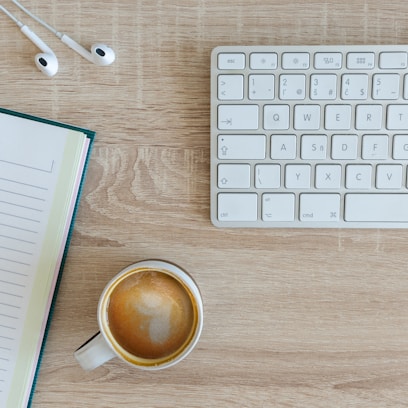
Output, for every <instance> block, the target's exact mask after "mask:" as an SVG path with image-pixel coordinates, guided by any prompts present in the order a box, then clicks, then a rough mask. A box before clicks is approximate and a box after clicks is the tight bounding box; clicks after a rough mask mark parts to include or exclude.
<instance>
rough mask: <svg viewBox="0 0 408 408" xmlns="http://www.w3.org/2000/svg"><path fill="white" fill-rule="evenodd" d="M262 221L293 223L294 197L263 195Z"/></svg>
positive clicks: (279, 194) (291, 195)
mask: <svg viewBox="0 0 408 408" xmlns="http://www.w3.org/2000/svg"><path fill="white" fill-rule="evenodd" d="M262 219H263V220H264V221H269V222H271V221H293V220H294V219H295V195H294V194H286V193H283V194H281V193H277V194H263V196H262Z"/></svg>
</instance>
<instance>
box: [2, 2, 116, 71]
mask: <svg viewBox="0 0 408 408" xmlns="http://www.w3.org/2000/svg"><path fill="white" fill-rule="evenodd" d="M12 2H13V3H14V4H15V5H16V6H17V7H19V8H20V9H21V10H23V11H24V13H26V14H27V15H28V16H30V17H31V18H33V19H34V20H36V21H37V22H38V23H40V24H41V25H42V26H44V27H45V28H47V29H48V30H50V31H51V32H52V33H53V34H55V35H56V36H57V37H58V38H59V39H60V40H61V41H62V42H63V43H64V44H66V45H67V46H68V47H70V48H71V49H73V50H74V51H76V52H77V53H78V54H79V55H81V56H82V57H84V58H85V59H87V60H88V61H90V62H93V63H94V64H96V65H99V66H104V65H110V64H112V62H113V61H115V53H114V51H113V50H112V48H110V47H108V46H107V45H105V44H100V43H98V44H94V45H92V47H91V51H88V50H87V49H85V48H84V47H82V45H80V44H78V43H77V42H75V41H74V40H73V39H72V38H70V37H68V36H67V35H66V34H63V33H60V32H59V31H57V30H56V29H55V28H53V27H51V26H50V25H48V24H47V23H46V22H45V21H43V20H41V19H40V18H38V17H37V16H36V15H34V14H32V13H31V12H30V11H29V10H27V9H26V8H25V7H24V6H23V5H21V4H20V3H19V2H18V1H17V0H12ZM0 10H2V11H3V12H4V13H5V14H6V15H7V16H8V17H10V18H11V19H12V20H13V21H14V22H15V23H16V24H17V25H18V26H19V27H20V30H21V32H22V33H23V34H24V35H25V36H26V37H27V38H28V39H30V40H31V41H32V42H33V43H34V44H35V45H36V46H37V47H38V48H39V49H40V50H41V51H42V52H41V53H39V54H37V55H36V56H35V65H36V66H37V68H38V69H39V70H40V71H41V72H43V73H44V74H45V75H47V76H49V77H52V76H54V75H55V74H56V73H57V71H58V60H57V57H56V55H55V54H54V52H53V51H52V50H51V48H50V47H48V45H47V44H45V42H44V41H43V40H41V38H40V37H38V35H37V34H35V33H34V32H33V31H31V29H30V28H29V27H28V26H26V25H24V24H23V23H22V22H21V21H20V20H18V19H17V18H16V17H15V16H14V15H13V14H12V13H10V12H9V11H8V10H7V9H6V8H5V7H3V6H1V5H0Z"/></svg>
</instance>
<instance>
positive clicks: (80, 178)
mask: <svg viewBox="0 0 408 408" xmlns="http://www.w3.org/2000/svg"><path fill="white" fill-rule="evenodd" d="M0 114H3V115H10V116H11V117H14V118H21V119H23V120H28V121H31V122H30V125H31V123H33V124H34V123H43V124H47V125H51V126H50V127H47V129H46V130H47V131H50V132H51V133H52V130H53V129H55V130H56V129H59V128H63V129H66V130H68V131H73V133H72V135H71V134H67V135H66V136H64V137H66V139H67V140H68V141H69V140H71V136H72V139H75V138H78V140H79V139H80V138H81V137H82V138H83V140H84V141H83V146H82V145H81V146H82V149H83V150H82V156H81V164H80V165H78V166H79V167H78V168H79V170H78V174H77V178H76V186H75V187H74V188H73V190H74V191H75V192H73V194H74V195H73V199H72V200H70V206H71V209H70V210H69V212H70V215H69V216H70V217H71V218H70V221H69V226H68V228H65V232H64V237H63V238H61V248H60V249H59V250H60V255H59V256H60V261H58V262H57V269H58V272H57V273H56V276H55V273H54V280H55V282H54V283H53V286H52V288H51V289H50V292H51V293H50V294H49V296H50V299H49V300H48V302H50V304H49V306H48V307H49V308H48V309H47V310H46V312H45V315H44V316H42V317H43V318H45V319H46V325H45V328H44V332H43V335H42V338H41V336H40V345H37V347H40V349H39V352H38V355H37V357H38V358H37V360H36V362H35V364H34V371H33V370H31V372H30V374H29V375H28V374H27V376H28V378H29V379H28V380H27V381H23V382H22V383H24V385H23V384H22V385H21V389H20V390H18V386H19V384H18V383H17V388H16V387H15V386H14V388H13V392H14V393H16V392H21V395H24V396H25V397H24V404H23V405H22V407H25V404H26V403H27V406H28V407H30V406H31V404H32V401H33V396H34V390H35V386H36V382H37V376H38V374H39V370H40V365H41V360H42V356H43V353H44V348H45V343H46V340H47V336H48V332H49V329H50V324H51V319H52V315H53V310H54V306H55V301H56V297H57V293H58V289H59V285H60V281H61V277H62V271H63V268H64V264H65V261H66V258H67V254H68V247H69V244H70V241H71V237H72V232H73V226H74V221H75V217H76V214H77V210H78V205H79V201H80V197H81V192H82V187H83V184H84V180H85V176H86V173H87V169H88V163H89V158H90V155H91V151H92V147H93V143H94V139H95V132H94V131H91V130H89V129H85V128H81V127H77V126H73V125H69V124H65V123H61V122H57V121H52V120H48V119H44V118H40V117H36V116H32V115H27V114H24V113H20V112H15V111H12V110H8V109H3V108H0ZM17 122H18V121H15V120H13V123H16V126H17V125H18V123H17ZM24 123H25V125H24V126H26V127H27V126H28V125H27V123H28V122H27V121H24ZM34 127H35V125H34ZM5 130H6V129H3V131H5ZM33 133H34V134H33V137H36V135H35V131H34V132H33ZM10 136H11V135H10ZM81 140H82V139H81ZM3 141H4V138H3ZM0 142H1V139H0ZM81 143H82V142H81ZM81 143H79V145H80V144H81ZM68 144H69V142H67V145H68ZM71 144H72V143H71ZM84 146H86V147H84ZM2 148H3V146H2V145H1V143H0V162H3V163H2V164H4V163H6V165H7V160H4V154H5V153H3V160H1V159H2V156H1V154H2V150H3V152H4V149H2ZM5 148H6V152H7V145H6V146H5ZM21 148H22V149H24V147H21ZM75 148H77V149H78V150H79V148H78V147H77V146H74V147H72V148H71V150H72V151H73V150H74V149H75ZM75 157H78V160H79V153H76V156H75ZM33 160H34V159H33ZM64 160H65V162H64V161H63V160H61V161H62V162H63V163H65V166H66V165H67V163H66V160H67V159H66V157H65V156H64ZM60 173H63V167H62V168H61V169H60ZM70 177H71V178H72V174H71V173H70ZM58 180H59V179H58ZM58 191H61V187H60V186H56V193H55V195H57V193H58ZM1 194H2V192H1V189H0V199H1ZM67 211H68V210H67ZM53 216H54V217H58V213H57V215H55V213H54V215H53ZM55 219H56V218H53V220H55ZM68 220H69V218H68ZM50 223H51V222H50ZM66 226H67V225H66ZM66 226H65V227H66ZM61 251H62V254H61ZM33 279H34V278H33ZM34 288H35V287H34ZM24 342H25V344H28V343H27V340H24ZM22 343H23V341H22ZM22 350H23V349H22ZM25 386H26V388H25ZM12 400H14V399H12ZM13 404H14V403H13ZM6 406H7V408H8V406H9V405H6ZM13 408H19V407H14V406H13Z"/></svg>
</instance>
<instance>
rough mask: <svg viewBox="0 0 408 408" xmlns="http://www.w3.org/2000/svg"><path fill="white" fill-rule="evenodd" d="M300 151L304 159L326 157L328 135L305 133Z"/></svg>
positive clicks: (321, 158)
mask: <svg viewBox="0 0 408 408" xmlns="http://www.w3.org/2000/svg"><path fill="white" fill-rule="evenodd" d="M300 152H301V158H302V159H303V160H323V159H325V158H326V156H327V136H326V135H303V136H302V140H301V148H300Z"/></svg>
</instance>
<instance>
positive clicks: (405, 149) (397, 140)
mask: <svg viewBox="0 0 408 408" xmlns="http://www.w3.org/2000/svg"><path fill="white" fill-rule="evenodd" d="M392 157H393V159H396V160H408V135H395V136H394V144H393V154H392Z"/></svg>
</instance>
